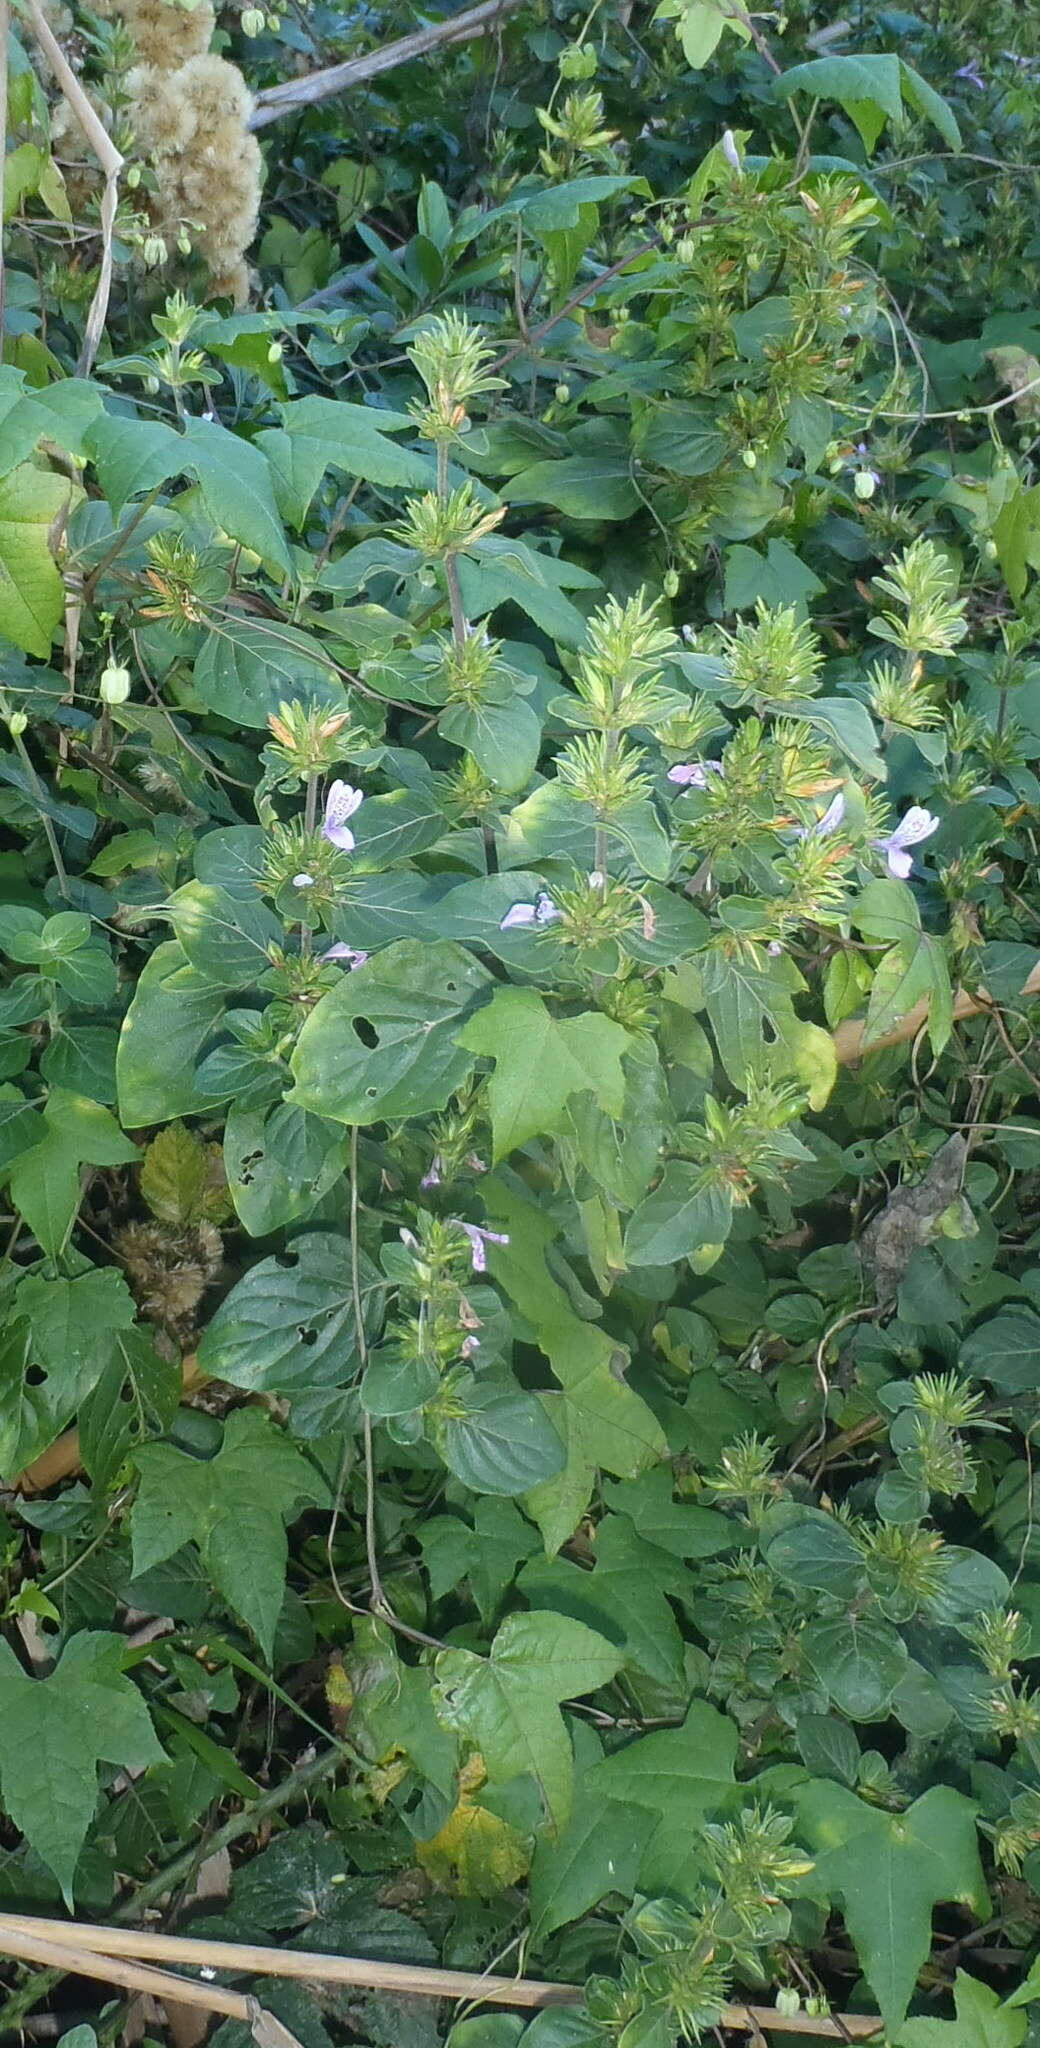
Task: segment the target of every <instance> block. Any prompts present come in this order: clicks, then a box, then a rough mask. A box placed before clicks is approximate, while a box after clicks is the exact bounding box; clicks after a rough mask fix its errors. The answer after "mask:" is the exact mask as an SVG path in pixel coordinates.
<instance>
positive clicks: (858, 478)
mask: <svg viewBox="0 0 1040 2048" xmlns="http://www.w3.org/2000/svg"><path fill="white" fill-rule="evenodd" d="M852 488H853V490H854V491H855V493H856V496H857V498H858V499H859V500H860V503H861V504H866V503H867V501H868V499H870V498H872V497H873V495H874V492H875V491H876V490H877V482H876V480H875V477H874V472H873V470H871V469H857V471H856V474H855V476H854V477H853V479H852Z"/></svg>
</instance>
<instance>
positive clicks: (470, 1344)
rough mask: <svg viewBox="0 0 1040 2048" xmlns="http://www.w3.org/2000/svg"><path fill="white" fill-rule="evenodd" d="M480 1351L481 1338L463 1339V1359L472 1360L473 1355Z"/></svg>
mask: <svg viewBox="0 0 1040 2048" xmlns="http://www.w3.org/2000/svg"><path fill="white" fill-rule="evenodd" d="M479 1350H480V1338H479V1337H463V1339H462V1345H461V1351H462V1356H463V1358H472V1356H473V1353H474V1352H475V1351H479Z"/></svg>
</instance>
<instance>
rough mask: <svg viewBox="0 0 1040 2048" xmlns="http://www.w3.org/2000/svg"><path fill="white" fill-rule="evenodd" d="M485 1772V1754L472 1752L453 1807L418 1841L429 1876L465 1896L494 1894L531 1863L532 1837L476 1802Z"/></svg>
mask: <svg viewBox="0 0 1040 2048" xmlns="http://www.w3.org/2000/svg"><path fill="white" fill-rule="evenodd" d="M486 1776H487V1772H486V1770H485V1768H484V1761H483V1758H482V1757H480V1756H479V1755H478V1756H472V1757H470V1758H469V1760H468V1761H467V1762H466V1763H465V1764H463V1767H462V1769H461V1771H460V1772H459V1797H458V1804H457V1805H456V1807H455V1810H454V1812H453V1813H450V1814H449V1815H448V1818H447V1820H446V1821H445V1822H444V1825H443V1827H440V1828H438V1830H437V1833H436V1834H435V1835H431V1836H430V1837H429V1839H428V1840H427V1841H425V1842H417V1843H416V1845H415V1858H416V1862H417V1863H418V1864H419V1866H420V1868H421V1869H422V1870H425V1872H426V1875H427V1877H430V1878H432V1879H433V1882H434V1884H439V1885H443V1886H444V1888H445V1890H446V1891H452V1892H457V1893H458V1894H459V1895H460V1897H462V1898H464V1899H493V1898H494V1897H495V1895H496V1893H497V1892H504V1891H505V1890H506V1889H507V1888H508V1886H509V1885H511V1884H516V1882H517V1880H518V1878H521V1877H525V1876H526V1875H527V1872H528V1870H529V1869H530V1867H531V1854H532V1844H531V1841H530V1839H529V1838H528V1837H527V1836H526V1835H521V1834H519V1833H518V1831H517V1829H516V1828H513V1827H510V1825H509V1822H508V1821H505V1820H502V1819H501V1817H500V1816H499V1815H498V1814H497V1813H491V1812H489V1810H488V1808H487V1807H486V1806H479V1805H478V1804H477V1800H476V1793H477V1792H478V1791H479V1790H480V1787H481V1786H482V1785H483V1783H484V1781H485V1778H486Z"/></svg>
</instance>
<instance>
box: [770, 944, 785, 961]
mask: <svg viewBox="0 0 1040 2048" xmlns="http://www.w3.org/2000/svg"><path fill="white" fill-rule="evenodd" d="M783 950H784V949H783V947H782V945H781V944H780V941H779V939H770V941H769V944H768V946H767V947H766V952H767V953H768V955H769V958H770V959H771V960H779V958H780V955H781V953H782V952H783Z"/></svg>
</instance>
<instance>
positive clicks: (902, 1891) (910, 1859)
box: [795, 1780, 989, 2031]
mask: <svg viewBox="0 0 1040 2048" xmlns="http://www.w3.org/2000/svg"><path fill="white" fill-rule="evenodd" d="M795 1803H796V1809H797V1814H798V1824H799V1831H800V1833H801V1835H802V1836H803V1838H804V1839H805V1840H806V1841H807V1842H808V1844H809V1847H810V1848H811V1849H813V1850H815V1852H816V1864H815V1868H814V1869H813V1871H812V1873H811V1875H810V1876H809V1877H807V1878H806V1879H805V1880H804V1889H805V1890H806V1891H807V1892H808V1893H809V1895H810V1896H811V1897H812V1898H816V1899H822V1900H825V1901H829V1902H838V1901H840V1903H841V1906H842V1910H843V1912H844V1915H845V1924H846V1926H847V1928H848V1930H849V1933H850V1935H851V1936H852V1939H853V1941H854V1942H855V1945H856V1953H857V1955H858V1956H859V1959H860V1962H861V1964H862V1966H863V1974H864V1976H865V1977H866V1979H867V1982H868V1984H869V1985H870V1988H871V1990H872V1992H873V1994H874V1996H875V1998H876V1999H877V2001H878V2006H879V2008H880V2010H881V2013H882V2016H883V2018H884V2020H885V2024H886V2026H887V2027H888V2029H889V2031H892V2030H893V2029H894V2028H895V2027H897V2026H898V2025H899V2022H900V2021H901V2020H902V2018H903V2016H904V2014H905V2012H906V2009H907V2006H908V2005H909V2003H910V1999H911V1996H912V1994H913V1989H914V1985H915V1983H916V1981H917V1973H918V1971H919V1970H920V1968H921V1966H922V1964H923V1963H925V1962H926V1961H927V1959H928V1953H929V1950H930V1948H931V1942H932V1908H933V1906H936V1905H938V1904H939V1903H940V1901H942V1900H945V1899H956V1900H957V1901H958V1903H959V1904H961V1905H965V1906H970V1907H971V1908H972V1910H973V1911H974V1912H975V1913H977V1914H978V1916H979V1918H980V1919H983V1920H984V1919H985V1918H986V1917H987V1915H988V1913H989V1898H988V1895H987V1892H986V1884H985V1879H984V1878H983V1875H982V1866H981V1864H980V1863H979V1851H978V1844H977V1839H976V1830H975V1811H976V1809H975V1807H974V1806H973V1805H972V1803H971V1801H970V1800H968V1799H965V1798H964V1797H963V1795H962V1794H961V1793H960V1792H955V1791H954V1790H953V1789H952V1787H951V1786H949V1785H933V1786H932V1788H931V1790H930V1791H928V1792H925V1793H923V1794H922V1796H921V1798H920V1799H915V1801H914V1803H913V1805H912V1806H911V1807H909V1808H908V1810H907V1811H906V1812H905V1813H898V1814H896V1813H884V1812H881V1811H880V1810H879V1809H878V1808H877V1807H873V1806H867V1805H865V1804H864V1802H863V1800H862V1799H858V1798H857V1797H856V1795H855V1793H853V1792H849V1791H847V1790H846V1788H845V1787H844V1786H843V1785H835V1784H829V1783H824V1782H822V1781H820V1780H817V1781H815V1782H814V1783H813V1784H811V1785H807V1786H806V1787H805V1789H804V1791H802V1792H799V1793H796V1795H795Z"/></svg>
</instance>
